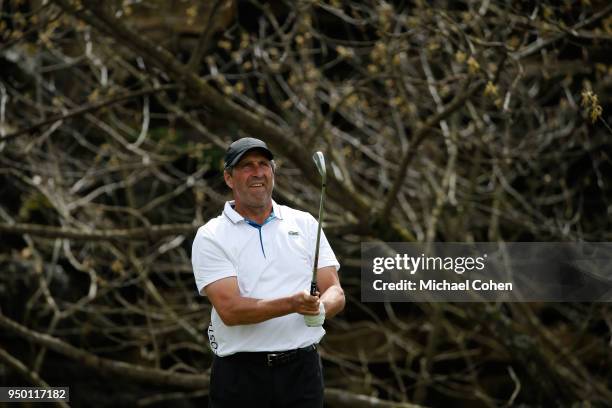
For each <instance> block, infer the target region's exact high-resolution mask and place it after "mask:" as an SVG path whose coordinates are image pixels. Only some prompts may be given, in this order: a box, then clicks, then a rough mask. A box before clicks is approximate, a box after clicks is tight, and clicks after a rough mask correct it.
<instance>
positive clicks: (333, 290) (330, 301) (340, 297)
mask: <svg viewBox="0 0 612 408" xmlns="http://www.w3.org/2000/svg"><path fill="white" fill-rule="evenodd" d="M321 301H322V302H323V305H324V306H325V318H327V319H329V318H330V317H333V316H335V315H337V314H338V313H340V312H341V311H342V309H344V303H345V299H344V291H343V290H342V288H341V287H340V286H339V285H332V286H330V287H329V288H327V290H326V291H325V292H323V294H322V295H321Z"/></svg>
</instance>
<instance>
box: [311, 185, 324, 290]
mask: <svg viewBox="0 0 612 408" xmlns="http://www.w3.org/2000/svg"><path fill="white" fill-rule="evenodd" d="M324 206H325V183H323V185H322V186H321V202H320V203H319V227H318V228H317V243H316V246H315V256H314V265H313V267H312V281H311V283H310V294H311V295H312V296H314V295H315V294H316V293H317V292H318V288H317V267H318V265H319V246H320V243H321V228H322V227H323V215H324V211H323V207H324Z"/></svg>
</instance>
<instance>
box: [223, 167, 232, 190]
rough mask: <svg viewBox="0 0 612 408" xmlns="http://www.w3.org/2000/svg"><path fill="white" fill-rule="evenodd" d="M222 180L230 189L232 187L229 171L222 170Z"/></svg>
mask: <svg viewBox="0 0 612 408" xmlns="http://www.w3.org/2000/svg"><path fill="white" fill-rule="evenodd" d="M223 180H225V184H227V186H228V187H229V188H231V189H232V190H233V189H234V180H232V175H231V174H230V172H229V171H227V170H224V171H223Z"/></svg>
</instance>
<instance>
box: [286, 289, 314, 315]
mask: <svg viewBox="0 0 612 408" xmlns="http://www.w3.org/2000/svg"><path fill="white" fill-rule="evenodd" d="M291 299H292V301H293V308H294V310H295V312H296V313H299V314H301V315H307V316H308V315H310V316H317V315H318V314H319V308H320V306H319V305H320V304H321V301H320V300H319V294H318V293H317V294H316V296H311V295H310V293H309V292H308V291H307V290H304V291H303V292H298V293H296V294H295V295H293V296H291Z"/></svg>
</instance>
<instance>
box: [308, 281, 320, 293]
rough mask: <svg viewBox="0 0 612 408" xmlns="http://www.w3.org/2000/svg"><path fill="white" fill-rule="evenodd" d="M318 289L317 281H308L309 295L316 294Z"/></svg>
mask: <svg viewBox="0 0 612 408" xmlns="http://www.w3.org/2000/svg"><path fill="white" fill-rule="evenodd" d="M318 291H319V288H317V282H310V296H314V295H316V294H317V292H318Z"/></svg>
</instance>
